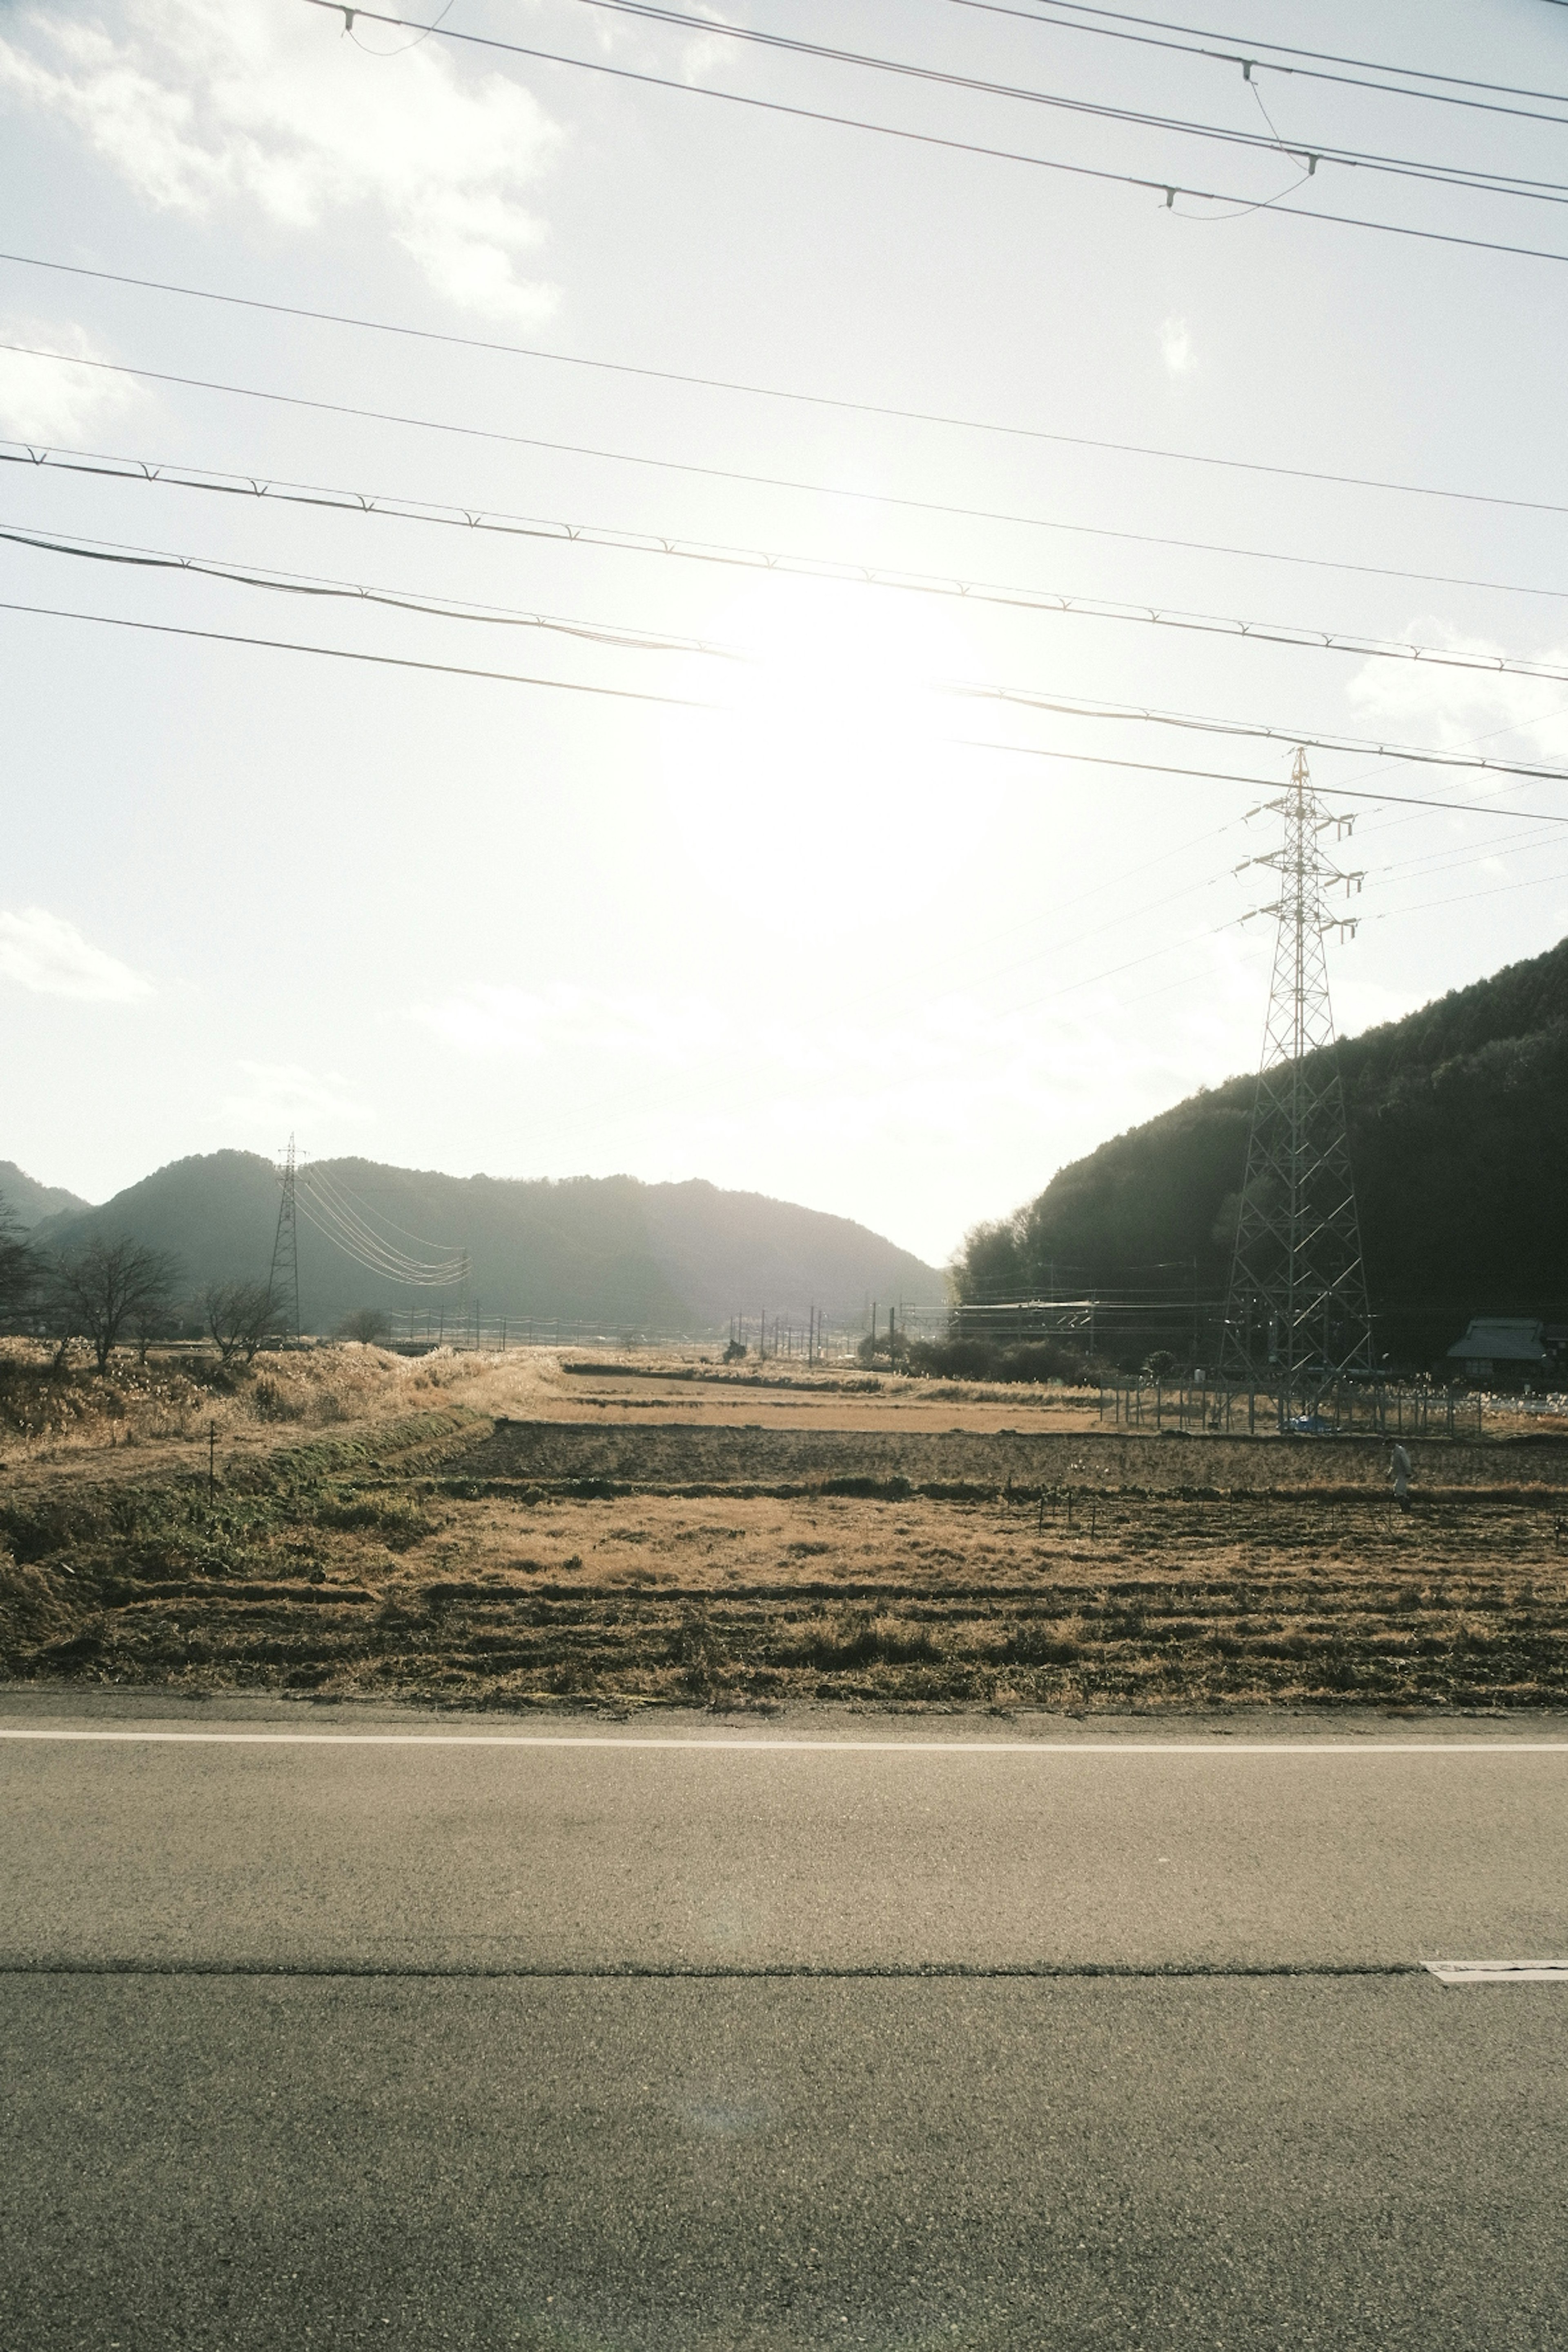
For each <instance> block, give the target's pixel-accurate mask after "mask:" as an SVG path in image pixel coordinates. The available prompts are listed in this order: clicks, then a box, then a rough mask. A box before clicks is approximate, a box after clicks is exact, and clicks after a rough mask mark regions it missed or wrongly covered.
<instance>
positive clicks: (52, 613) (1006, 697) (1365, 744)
mask: <svg viewBox="0 0 1568 2352" xmlns="http://www.w3.org/2000/svg"><path fill="white" fill-rule="evenodd" d="M0 613H27V614H33V615H35V616H38V617H41V618H44V619H47V620H57V621H87V622H91V623H93V624H95V625H98V626H100V627H103V628H111V629H134V630H137V631H139V632H141V633H142V634H144V635H150V636H162V637H190V638H194V639H196V640H199V641H203V642H205V643H208V644H212V645H225V646H256V647H258V648H260V649H262V650H264V651H267V652H270V653H290V654H310V655H313V656H318V657H320V658H321V659H324V660H328V661H351V662H367V663H369V664H371V665H372V666H373V667H377V668H383V669H409V670H420V671H425V672H427V673H428V674H430V675H431V676H434V677H464V678H477V679H479V680H481V681H482V682H484V683H487V684H491V685H498V686H533V687H542V688H551V689H553V690H555V691H558V692H561V693H565V694H591V695H602V696H605V697H608V698H610V699H612V700H614V701H620V702H650V703H657V704H660V705H662V706H664V707H665V708H667V709H681V710H707V711H718V710H722V709H724V707H725V706H723V705H722V704H720V703H716V702H707V701H701V700H699V699H698V698H695V697H694V696H689V695H678V694H656V693H653V692H652V691H650V690H647V689H645V688H635V687H619V686H595V685H589V684H586V683H584V682H583V681H580V680H578V679H575V678H562V677H530V676H526V675H524V674H523V673H521V672H519V671H516V670H496V669H479V668H475V667H470V666H468V665H466V664H462V663H458V662H437V661H420V660H416V659H415V658H414V657H413V656H411V655H406V654H375V653H365V652H361V651H358V650H356V649H353V648H351V647H349V646H312V645H302V644H300V643H298V642H296V641H295V640H293V639H289V638H282V637H260V636H254V635H247V634H246V633H243V632H241V631H239V630H234V629H196V628H190V627H187V626H183V625H176V624H175V623H174V622H170V621H135V620H131V619H128V618H127V617H126V616H125V615H124V614H118V613H82V612H73V611H70V610H68V609H65V608H63V607H61V606H58V605H54V604H23V603H21V602H20V601H18V600H16V599H15V598H6V599H0ZM943 691H945V692H948V693H952V694H957V695H963V696H966V697H971V698H974V699H977V700H984V701H995V702H1005V703H1011V704H1016V705H1018V706H1019V707H1021V708H1024V709H1036V710H1048V711H1054V712H1058V713H1061V714H1065V715H1067V716H1069V717H1073V718H1079V719H1110V720H1113V721H1115V722H1117V723H1127V722H1141V723H1142V724H1145V725H1151V726H1157V727H1172V728H1178V729H1182V730H1186V731H1188V732H1193V733H1200V734H1213V735H1232V736H1239V737H1245V738H1247V739H1250V740H1258V741H1271V742H1289V743H1303V744H1305V745H1306V747H1307V748H1308V750H1309V751H1350V752H1352V753H1353V754H1355V755H1357V756H1359V757H1365V758H1375V759H1378V760H1384V761H1388V760H1405V761H1417V762H1420V763H1422V764H1425V765H1427V766H1432V767H1443V768H1462V769H1468V770H1483V769H1484V770H1486V771H1487V772H1489V773H1492V774H1496V775H1507V776H1521V777H1526V778H1529V779H1530V780H1531V781H1533V782H1540V783H1568V769H1561V768H1551V767H1547V766H1544V765H1540V764H1525V763H1521V762H1517V761H1503V760H1490V759H1467V758H1463V757H1461V756H1459V755H1458V754H1457V753H1454V752H1447V751H1424V750H1422V749H1420V748H1418V747H1416V746H1413V745H1405V744H1397V743H1376V742H1373V741H1371V740H1366V739H1364V738H1359V737H1355V736H1324V735H1312V734H1303V733H1302V732H1301V730H1300V729H1295V728H1290V729H1287V728H1280V727H1268V726H1265V725H1263V724H1261V723H1260V722H1258V721H1253V720H1237V719H1200V718H1196V717H1194V716H1192V715H1191V714H1187V713H1183V712H1173V711H1154V710H1144V709H1134V708H1133V707H1132V706H1131V705H1128V704H1115V703H1105V704H1093V703H1089V702H1071V701H1068V700H1065V699H1062V698H1049V697H1047V696H1044V695H1038V694H1032V693H1029V692H1027V691H1026V690H1025V689H1023V688H1017V687H999V686H966V685H959V686H951V687H948V688H944V689H943ZM976 748H980V749H985V750H991V749H1005V750H1013V751H1029V752H1031V753H1033V754H1034V756H1037V757H1040V758H1045V757H1048V756H1050V754H1049V752H1048V751H1047V749H1046V748H1045V747H1042V746H1036V745H1027V744H1013V745H1003V746H993V745H990V744H984V745H979V746H976ZM1368 797H1369V798H1372V799H1377V800H1381V799H1384V798H1388V797H1390V795H1387V794H1384V793H1373V794H1369V795H1368ZM1442 805H1445V806H1446V805H1447V803H1442Z"/></svg>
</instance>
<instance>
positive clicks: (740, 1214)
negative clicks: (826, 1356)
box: [35, 1151, 945, 1332]
mask: <svg viewBox="0 0 1568 2352" xmlns="http://www.w3.org/2000/svg"><path fill="white" fill-rule="evenodd" d="M322 1169H323V1172H324V1174H325V1175H326V1176H327V1177H328V1178H329V1180H330V1181H331V1185H332V1187H333V1188H334V1192H336V1194H337V1195H338V1196H339V1197H340V1198H342V1199H346V1200H347V1201H349V1202H351V1203H352V1204H353V1209H354V1211H355V1213H358V1214H360V1215H362V1216H363V1219H364V1220H365V1222H366V1223H367V1224H368V1225H369V1227H370V1229H371V1230H372V1231H373V1232H374V1233H377V1234H381V1235H382V1236H383V1237H384V1238H385V1239H387V1240H389V1241H390V1242H391V1243H392V1244H393V1245H394V1246H395V1247H402V1246H404V1245H405V1244H412V1245H413V1246H414V1247H415V1249H416V1254H417V1251H418V1246H419V1244H425V1245H427V1248H428V1250H429V1251H430V1252H431V1253H433V1254H436V1255H439V1254H440V1253H443V1252H450V1253H457V1252H459V1251H466V1252H467V1253H468V1258H469V1261H470V1268H471V1273H470V1287H469V1302H470V1306H471V1305H473V1304H475V1303H477V1304H478V1305H479V1307H480V1308H481V1309H482V1311H483V1314H484V1317H485V1318H486V1320H487V1322H493V1321H495V1320H496V1319H497V1318H500V1317H501V1316H506V1317H508V1318H512V1319H514V1320H517V1321H519V1322H521V1321H522V1320H524V1319H525V1318H529V1317H532V1318H539V1319H547V1318H557V1317H559V1318H561V1319H562V1321H563V1322H565V1323H574V1322H578V1321H584V1322H595V1323H598V1324H600V1325H601V1326H603V1327H604V1328H607V1329H611V1330H615V1329H618V1328H654V1329H658V1330H661V1331H667V1332H674V1331H681V1330H691V1331H694V1332H695V1331H700V1330H711V1329H715V1328H720V1327H722V1326H724V1325H725V1324H726V1323H727V1320H728V1318H729V1317H730V1316H731V1314H740V1313H743V1314H745V1315H747V1316H749V1317H751V1318H753V1319H754V1318H756V1317H757V1316H758V1315H760V1314H762V1313H763V1312H764V1311H765V1312H766V1313H767V1314H768V1315H769V1316H770V1318H771V1317H773V1316H775V1315H777V1316H784V1317H787V1318H791V1319H793V1320H794V1322H795V1324H796V1326H797V1327H800V1328H804V1324H805V1315H806V1312H807V1310H808V1308H809V1307H811V1306H812V1305H813V1304H815V1305H816V1306H817V1307H821V1308H826V1311H827V1313H828V1315H829V1316H830V1317H832V1318H837V1319H838V1320H840V1321H845V1320H847V1319H849V1318H852V1317H853V1318H855V1319H856V1320H857V1322H858V1318H859V1316H860V1313H861V1311H862V1308H863V1307H864V1305H865V1304H866V1302H867V1300H868V1299H869V1298H876V1299H879V1300H880V1301H881V1302H882V1303H883V1305H884V1306H885V1305H886V1304H887V1303H888V1302H889V1301H899V1300H903V1301H907V1302H908V1303H909V1304H910V1305H919V1306H939V1305H941V1304H942V1300H943V1298H944V1297H945V1285H944V1281H943V1277H942V1276H941V1275H940V1274H939V1273H938V1272H937V1270H936V1269H935V1267H933V1266H929V1265H925V1264H924V1263H923V1262H922V1261H921V1259H919V1258H917V1257H914V1256H911V1255H910V1253H909V1252H908V1251H907V1250H900V1249H899V1248H897V1247H896V1246H895V1245H894V1244H893V1243H891V1242H889V1241H886V1240H884V1239H883V1238H882V1236H881V1235H880V1234H874V1233H871V1232H870V1231H869V1230H868V1228H867V1227H866V1226H864V1225H858V1224H855V1223H852V1222H851V1221H850V1220H849V1219H848V1218H847V1217H832V1216H827V1215H825V1214H823V1213H821V1212H819V1211H817V1210H815V1209H803V1208H797V1207H795V1206H794V1205H792V1204H791V1203H790V1202H784V1201H773V1200H769V1199H767V1198H765V1197H764V1196H763V1194H761V1193H756V1192H721V1191H720V1190H719V1188H718V1187H717V1186H716V1185H712V1184H707V1183H702V1182H699V1181H692V1182H689V1183H684V1184H642V1183H639V1182H637V1180H636V1179H635V1178H633V1177H630V1176H610V1177H602V1178H599V1177H586V1176H583V1177H574V1178H570V1179H567V1180H565V1181H562V1182H559V1183H550V1182H525V1181H518V1180H515V1179H510V1178H499V1177H490V1176H469V1177H458V1176H444V1175H441V1174H439V1173H437V1172H435V1171H429V1170H421V1169H413V1168H390V1167H384V1166H382V1165H380V1164H379V1163H378V1162H376V1161H374V1160H328V1161H325V1162H323V1163H322ZM300 1201H301V1215H300V1293H301V1307H302V1311H303V1320H304V1324H305V1328H307V1329H308V1330H318V1331H330V1330H331V1329H332V1328H335V1326H336V1325H337V1323H338V1322H339V1321H340V1320H341V1319H342V1318H343V1317H344V1316H345V1315H348V1314H350V1313H352V1312H353V1311H355V1310H356V1309H359V1308H363V1307H373V1308H382V1309H384V1310H387V1311H388V1312H389V1313H390V1314H391V1315H392V1316H393V1317H394V1318H395V1327H396V1328H400V1329H401V1328H406V1321H405V1318H406V1317H407V1315H408V1313H409V1311H410V1309H414V1310H416V1312H417V1313H418V1314H419V1316H420V1317H421V1318H423V1317H424V1316H425V1314H426V1310H428V1312H429V1314H430V1316H431V1317H432V1318H437V1317H440V1316H443V1315H444V1316H445V1317H446V1318H448V1319H449V1318H451V1317H452V1316H453V1315H454V1314H455V1312H456V1308H457V1295H456V1292H455V1291H454V1292H449V1293H446V1294H442V1293H438V1292H435V1291H428V1290H417V1289H410V1288H408V1287H405V1286H403V1285H401V1284H399V1283H396V1282H393V1281H389V1280H387V1279H385V1278H384V1276H379V1275H376V1274H373V1273H369V1272H367V1271H365V1270H364V1268H363V1266H361V1265H356V1264H355V1262H354V1260H353V1258H352V1257H350V1256H347V1255H344V1253H343V1251H342V1249H340V1248H339V1247H338V1246H337V1245H336V1244H334V1242H333V1241H331V1239H329V1238H327V1237H326V1236H325V1235H323V1234H322V1233H321V1232H320V1231H319V1230H317V1228H316V1226H315V1225H314V1224H312V1223H310V1214H309V1212H310V1178H309V1173H308V1172H307V1175H306V1176H305V1177H304V1178H303V1179H302V1180H301V1189H300ZM278 1202H279V1188H278V1181H277V1178H276V1176H275V1174H274V1172H273V1170H272V1166H271V1163H270V1162H269V1161H268V1160H264V1159H262V1158H260V1157H259V1156H258V1154H256V1153H254V1152H247V1151H216V1152H212V1153H208V1154H206V1155H205V1156H203V1157H201V1158H199V1159H191V1160H175V1161H174V1162H173V1163H172V1164H171V1165H170V1166H169V1167H167V1168H161V1169H159V1170H158V1171H157V1172H156V1174H154V1175H152V1176H147V1177H144V1178H143V1179H142V1181H141V1182H140V1183H139V1184H132V1185H131V1186H130V1187H129V1188H128V1189H127V1190H126V1191H125V1192H121V1193H118V1194H117V1195H116V1196H115V1198H114V1199H113V1200H112V1201H110V1202H106V1203H105V1204H104V1206H103V1207H102V1208H100V1209H93V1210H90V1211H88V1212H87V1213H81V1212H80V1211H74V1212H71V1213H67V1214H65V1215H61V1216H56V1217H52V1218H49V1219H47V1221H46V1222H45V1223H42V1224H41V1225H39V1226H38V1227H37V1230H36V1234H35V1238H36V1239H37V1241H38V1242H39V1243H40V1244H43V1245H44V1246H45V1247H47V1248H48V1249H51V1250H61V1249H66V1250H68V1249H70V1248H71V1247H72V1246H73V1245H74V1244H78V1243H79V1242H81V1241H84V1240H87V1239H89V1238H90V1237H91V1236H93V1235H94V1234H98V1235H101V1236H103V1237H105V1238H109V1237H118V1236H119V1235H121V1234H125V1235H128V1236H129V1237H130V1238H131V1239H132V1240H134V1241H137V1242H141V1243H143V1244H146V1245H147V1246H148V1247H150V1248H153V1249H157V1250H162V1251H166V1252H168V1253H169V1254H170V1255H172V1256H174V1258H176V1259H177V1260H178V1261H179V1265H180V1269H181V1272H180V1281H181V1287H182V1293H183V1295H184V1297H188V1298H194V1297H199V1295H200V1293H201V1292H202V1291H203V1290H204V1289H205V1286H207V1285H208V1284H210V1283H218V1282H234V1281H254V1280H258V1279H261V1278H263V1277H265V1276H266V1275H267V1273H268V1267H269V1265H270V1263H271V1255H272V1244H273V1236H274V1234H275V1231H276V1228H277V1221H278ZM327 1222H329V1223H330V1222H331V1220H330V1218H329V1219H328V1220H327Z"/></svg>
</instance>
